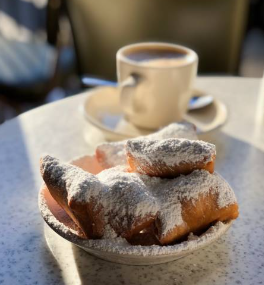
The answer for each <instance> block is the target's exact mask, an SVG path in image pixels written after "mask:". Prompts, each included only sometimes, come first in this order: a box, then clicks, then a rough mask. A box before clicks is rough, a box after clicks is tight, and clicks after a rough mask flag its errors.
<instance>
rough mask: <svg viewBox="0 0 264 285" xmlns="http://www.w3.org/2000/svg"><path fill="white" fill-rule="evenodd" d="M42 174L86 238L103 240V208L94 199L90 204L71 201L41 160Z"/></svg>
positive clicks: (58, 201) (48, 186)
mask: <svg viewBox="0 0 264 285" xmlns="http://www.w3.org/2000/svg"><path fill="white" fill-rule="evenodd" d="M40 172H41V175H42V178H43V180H44V182H45V184H46V186H47V188H48V190H49V192H50V194H51V196H52V197H53V198H54V200H55V201H56V202H57V203H58V204H59V205H60V206H61V207H62V208H63V209H64V210H65V211H66V213H67V214H68V215H69V216H70V217H71V219H72V220H73V221H74V222H75V223H76V224H77V225H78V226H79V228H80V229H81V230H82V231H83V233H84V235H85V237H86V238H93V239H97V238H101V237H102V236H103V231H104V226H105V225H104V219H103V207H102V206H101V205H98V203H96V201H94V199H91V200H90V202H89V203H81V202H77V201H71V200H70V201H69V200H68V197H67V191H66V188H65V187H64V186H63V185H62V184H60V183H59V181H55V182H54V180H53V179H51V176H52V173H50V172H49V171H45V170H44V168H43V164H42V160H40Z"/></svg>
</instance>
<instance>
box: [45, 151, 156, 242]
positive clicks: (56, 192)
mask: <svg viewBox="0 0 264 285" xmlns="http://www.w3.org/2000/svg"><path fill="white" fill-rule="evenodd" d="M41 174H42V177H43V180H44V181H45V183H46V185H47V187H48V189H49V191H50V194H51V195H52V197H53V198H54V199H55V200H56V201H57V202H58V203H59V205H60V206H61V207H62V208H63V209H65V211H66V212H67V213H68V215H69V216H70V217H71V218H72V219H73V221H74V222H75V223H76V224H77V225H78V226H79V227H80V228H81V229H82V231H83V232H84V234H85V235H86V237H87V238H102V237H103V236H105V235H107V233H105V230H106V228H107V225H109V226H110V227H109V226H108V230H109V229H111V230H112V231H113V232H114V233H116V234H117V235H118V236H122V237H130V236H132V235H134V234H136V233H138V232H139V231H141V230H142V229H144V228H146V227H148V226H150V224H152V223H153V222H154V221H155V218H156V216H157V212H158V203H157V201H156V199H155V198H154V197H153V196H152V195H151V194H150V193H149V191H148V189H147V188H146V186H145V185H144V183H143V182H142V180H141V179H140V177H139V176H138V175H137V174H132V173H127V172H124V170H123V168H122V167H121V168H120V167H116V168H112V169H109V170H105V171H103V172H101V173H100V174H98V175H97V176H95V175H93V174H90V173H88V172H85V171H83V170H82V169H80V168H78V167H76V166H73V165H70V164H67V163H60V162H59V161H58V160H57V159H56V158H53V157H51V156H44V157H43V158H42V160H41Z"/></svg>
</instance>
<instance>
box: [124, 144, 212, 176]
mask: <svg viewBox="0 0 264 285" xmlns="http://www.w3.org/2000/svg"><path fill="white" fill-rule="evenodd" d="M126 151H127V158H128V164H129V166H130V171H131V172H138V173H141V174H147V175H149V176H157V177H176V176H178V175H180V174H189V173H191V172H192V171H193V170H195V169H205V170H207V171H209V172H210V173H213V172H214V160H215V155H216V151H215V146H214V145H213V144H210V143H207V142H204V141H199V140H188V139H164V140H145V139H132V140H128V141H127V144H126Z"/></svg>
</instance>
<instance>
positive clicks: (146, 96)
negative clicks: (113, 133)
mask: <svg viewBox="0 0 264 285" xmlns="http://www.w3.org/2000/svg"><path fill="white" fill-rule="evenodd" d="M116 60H117V77H118V83H119V86H120V100H121V105H122V108H123V111H124V114H125V116H126V118H127V120H129V121H130V122H131V123H133V124H134V125H136V126H138V127H142V128H148V129H157V128H159V127H162V126H165V125H167V124H169V123H172V122H175V121H181V120H182V119H183V116H184V114H185V112H186V111H187V108H188V103H189V100H190V98H191V96H192V94H191V91H192V87H193V83H194V79H195V77H196V74H197V66H198V56H197V54H196V53H195V52H194V51H192V50H191V49H188V48H186V47H183V46H180V45H174V44H168V43H156V42H151V43H139V44H132V45H128V46H125V47H123V48H121V49H120V50H119V51H118V52H117V55H116Z"/></svg>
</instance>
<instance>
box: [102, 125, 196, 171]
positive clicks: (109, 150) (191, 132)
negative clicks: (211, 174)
mask: <svg viewBox="0 0 264 285" xmlns="http://www.w3.org/2000/svg"><path fill="white" fill-rule="evenodd" d="M140 138H142V139H149V140H161V139H167V138H186V139H190V140H197V139H198V138H197V134H196V128H195V126H194V125H193V124H190V123H185V122H183V123H172V124H170V125H168V126H167V127H165V128H163V129H161V130H160V131H158V132H155V133H153V134H150V135H147V136H142V137H140ZM126 143H127V140H123V141H120V142H110V143H103V144H100V145H99V146H97V148H96V157H97V160H98V162H99V163H100V164H101V166H102V167H103V168H104V169H107V168H110V167H114V166H118V165H127V156H126V150H125V146H126Z"/></svg>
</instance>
